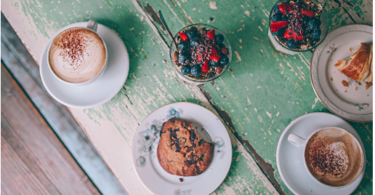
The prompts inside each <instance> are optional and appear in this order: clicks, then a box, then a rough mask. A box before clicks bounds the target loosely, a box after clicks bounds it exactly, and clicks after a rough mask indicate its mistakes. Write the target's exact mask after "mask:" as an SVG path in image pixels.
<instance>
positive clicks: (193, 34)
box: [185, 29, 196, 39]
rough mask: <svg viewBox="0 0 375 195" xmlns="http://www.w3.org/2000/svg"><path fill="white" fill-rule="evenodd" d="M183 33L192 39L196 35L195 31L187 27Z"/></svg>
mask: <svg viewBox="0 0 375 195" xmlns="http://www.w3.org/2000/svg"><path fill="white" fill-rule="evenodd" d="M185 33H186V35H187V36H188V37H189V39H194V38H195V37H196V32H195V31H194V30H193V29H189V30H187V31H186V32H185Z"/></svg>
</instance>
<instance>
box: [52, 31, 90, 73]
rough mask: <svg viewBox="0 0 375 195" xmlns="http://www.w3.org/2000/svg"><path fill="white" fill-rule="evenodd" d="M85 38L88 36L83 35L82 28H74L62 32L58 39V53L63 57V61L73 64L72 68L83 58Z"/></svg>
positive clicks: (77, 65)
mask: <svg viewBox="0 0 375 195" xmlns="http://www.w3.org/2000/svg"><path fill="white" fill-rule="evenodd" d="M87 39H88V36H87V35H86V36H85V34H84V33H83V32H82V30H76V29H75V30H70V31H68V32H66V33H64V34H63V35H62V37H61V39H60V40H59V41H58V46H59V48H60V49H61V51H60V54H59V55H60V56H62V57H63V60H64V62H68V63H69V64H70V65H71V66H73V69H74V70H76V69H77V68H78V67H79V64H81V63H82V62H83V60H84V52H85V49H86V46H87V44H86V41H87Z"/></svg>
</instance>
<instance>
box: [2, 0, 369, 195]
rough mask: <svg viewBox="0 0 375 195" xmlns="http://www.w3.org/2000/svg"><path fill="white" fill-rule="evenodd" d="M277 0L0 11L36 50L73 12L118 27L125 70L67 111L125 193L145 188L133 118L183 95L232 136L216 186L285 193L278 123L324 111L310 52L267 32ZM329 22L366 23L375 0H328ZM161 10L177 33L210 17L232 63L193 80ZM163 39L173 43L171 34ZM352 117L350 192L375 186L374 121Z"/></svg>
mask: <svg viewBox="0 0 375 195" xmlns="http://www.w3.org/2000/svg"><path fill="white" fill-rule="evenodd" d="M274 3H275V1H274V0H254V1H240V0H238V1H231V2H229V1H224V0H222V1H218V0H216V1H215V0H213V1H209V0H203V1H193V0H189V1H187V0H169V1H167V0H155V1H152V2H148V1H146V0H132V1H121V0H92V1H89V0H76V1H73V0H65V1H63V0H53V1H48V0H8V1H4V2H3V4H2V5H3V10H2V11H3V13H4V15H5V16H6V17H7V19H8V20H9V22H10V23H11V24H12V26H13V28H14V29H15V30H16V32H17V33H18V35H19V36H20V38H21V39H22V40H23V42H24V44H25V45H26V46H27V48H28V49H29V51H30V52H31V54H32V55H33V56H34V58H35V60H37V61H39V58H40V55H41V52H42V50H43V48H44V46H45V44H46V43H47V41H48V39H49V38H50V37H51V36H52V35H53V34H54V33H55V32H56V31H57V30H58V29H60V28H62V27H63V26H66V25H68V24H71V23H74V22H81V21H88V20H89V19H96V20H97V21H98V22H99V23H101V24H104V25H106V26H108V27H109V28H111V29H113V30H115V31H116V32H117V33H118V34H119V36H120V37H121V38H122V40H123V41H124V43H125V45H126V47H127V49H128V51H129V57H130V72H129V77H128V79H127V81H126V83H125V84H124V87H123V89H122V90H121V91H120V92H119V93H118V94H117V95H116V96H115V97H114V98H113V99H112V100H111V101H109V102H108V103H106V104H104V105H102V106H99V107H96V108H92V109H83V110H82V109H74V108H71V109H70V110H71V112H72V114H73V115H74V116H75V118H76V120H77V121H78V122H79V123H80V125H81V126H82V128H83V129H84V130H85V132H86V133H87V135H88V137H89V138H90V139H91V141H92V142H93V144H94V145H95V147H96V148H97V150H98V151H99V153H100V154H101V155H102V157H103V158H104V160H105V161H106V162H107V164H108V165H109V167H110V168H111V169H112V171H113V172H114V173H115V175H116V176H117V177H118V179H119V180H120V182H121V183H122V185H123V186H124V187H125V189H126V190H127V191H128V192H129V193H130V194H151V192H149V191H148V190H147V189H146V188H145V187H144V186H143V185H142V183H141V181H140V180H139V179H138V178H137V176H136V173H135V170H134V168H133V162H132V154H131V146H132V141H133V136H134V134H135V132H136V130H137V127H138V125H139V124H140V123H141V122H142V120H143V119H144V118H145V117H146V116H147V115H148V114H149V113H150V112H151V111H153V110H155V109H157V108H158V107H160V106H162V105H165V104H168V103H172V102H179V101H188V102H193V103H197V104H200V105H203V106H204V107H206V108H208V109H210V110H211V111H213V112H214V113H215V114H216V115H218V116H219V117H220V118H221V119H222V121H223V123H224V124H225V125H226V126H227V129H228V131H229V132H230V135H231V138H232V144H233V145H232V148H233V159H232V166H231V169H230V171H229V174H228V176H227V178H226V179H225V180H224V182H223V183H222V184H221V185H220V186H219V188H218V189H217V190H216V191H215V192H214V194H234V193H236V194H256V193H262V194H291V192H290V191H289V190H288V188H287V187H286V186H285V184H284V183H283V181H282V180H281V178H280V175H279V173H278V171H277V166H276V147H277V143H278V139H279V137H280V135H281V133H282V132H283V130H284V128H285V127H286V126H287V125H288V124H289V123H290V122H291V121H292V120H294V119H295V118H297V117H299V116H301V115H303V114H306V113H311V112H329V111H328V110H327V109H326V108H325V107H324V106H323V105H322V104H321V103H320V102H319V100H318V98H317V97H316V95H315V93H314V91H313V89H312V87H311V83H310V77H309V67H310V58H311V53H310V52H305V53H302V54H298V55H295V56H288V55H284V54H281V53H278V52H276V51H275V50H274V49H273V48H272V46H271V44H270V43H269V39H268V36H267V30H268V28H269V27H268V15H269V11H270V10H271V8H272V6H273V4H274ZM328 9H329V16H330V22H329V24H330V29H333V28H335V27H339V26H342V25H345V24H352V23H361V24H369V25H372V1H370V0H363V1H356V0H334V1H330V3H329V5H328ZM158 10H162V11H163V13H164V16H165V18H166V19H167V20H168V22H169V26H170V28H171V30H172V31H173V32H174V33H175V32H177V31H178V30H180V29H181V28H182V27H184V26H186V25H188V24H191V23H208V24H212V25H214V26H216V27H218V28H219V29H221V30H222V31H224V32H225V34H226V35H227V37H228V39H229V41H230V42H231V45H232V50H233V62H232V63H231V64H230V68H229V71H228V72H227V73H225V74H224V75H223V76H222V77H221V78H219V79H217V80H216V81H214V82H211V83H208V84H205V85H201V86H191V85H189V84H187V83H184V82H182V81H181V80H180V79H178V77H177V75H176V73H175V72H174V70H173V67H172V64H171V62H170V60H169V57H168V51H169V49H168V47H167V43H166V42H164V39H163V38H162V37H164V38H165V37H166V36H164V35H162V34H160V33H159V31H158V27H159V26H160V24H158V21H157V20H155V19H156V17H155V16H156V13H155V12H156V11H158ZM168 44H169V43H168ZM350 124H351V125H352V126H353V127H354V128H355V129H356V130H357V132H358V133H359V135H360V136H361V138H362V141H363V142H364V144H365V149H366V155H367V162H366V166H367V167H366V173H365V176H364V178H363V180H362V182H361V185H360V186H359V187H358V189H357V190H356V191H355V194H371V193H372V189H373V187H372V145H373V144H372V129H373V128H372V123H353V122H350Z"/></svg>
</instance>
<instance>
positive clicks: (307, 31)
mask: <svg viewBox="0 0 375 195" xmlns="http://www.w3.org/2000/svg"><path fill="white" fill-rule="evenodd" d="M310 33H311V30H309V29H306V30H305V31H303V36H304V37H306V36H307V35H309V34H310Z"/></svg>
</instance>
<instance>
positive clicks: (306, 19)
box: [302, 16, 310, 22]
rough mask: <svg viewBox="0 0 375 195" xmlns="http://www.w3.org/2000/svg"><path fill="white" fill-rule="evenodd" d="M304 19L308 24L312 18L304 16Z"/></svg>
mask: <svg viewBox="0 0 375 195" xmlns="http://www.w3.org/2000/svg"><path fill="white" fill-rule="evenodd" d="M302 19H303V21H304V22H307V21H309V20H310V17H308V16H302Z"/></svg>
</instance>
